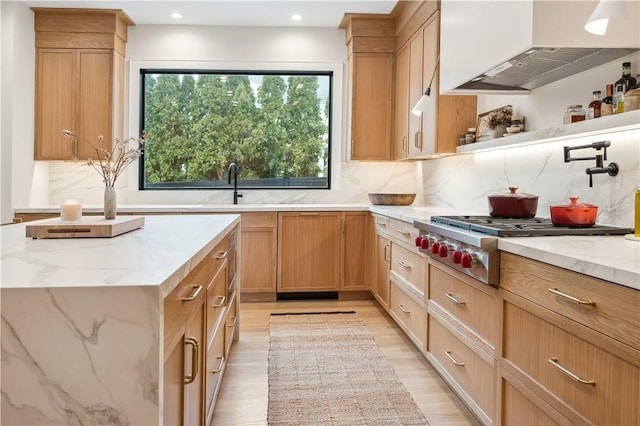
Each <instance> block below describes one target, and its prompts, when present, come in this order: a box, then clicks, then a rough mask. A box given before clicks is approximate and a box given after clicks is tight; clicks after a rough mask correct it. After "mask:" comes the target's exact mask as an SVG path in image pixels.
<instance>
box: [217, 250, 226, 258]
mask: <svg viewBox="0 0 640 426" xmlns="http://www.w3.org/2000/svg"><path fill="white" fill-rule="evenodd" d="M228 255H229V250H227V251H219V252H217V253H216V254H215V255H214V257H215V258H216V259H224V258H226V257H227V256H228Z"/></svg>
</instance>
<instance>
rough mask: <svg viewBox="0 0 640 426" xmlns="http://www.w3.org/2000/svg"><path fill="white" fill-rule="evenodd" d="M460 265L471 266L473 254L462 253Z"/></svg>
mask: <svg viewBox="0 0 640 426" xmlns="http://www.w3.org/2000/svg"><path fill="white" fill-rule="evenodd" d="M460 266H462V267H463V268H471V267H472V266H473V256H472V255H470V254H469V253H465V254H463V255H462V258H461V259H460Z"/></svg>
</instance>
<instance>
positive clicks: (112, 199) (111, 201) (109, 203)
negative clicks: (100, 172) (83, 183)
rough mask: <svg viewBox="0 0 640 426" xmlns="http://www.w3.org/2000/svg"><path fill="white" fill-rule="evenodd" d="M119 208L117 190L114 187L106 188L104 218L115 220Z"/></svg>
mask: <svg viewBox="0 0 640 426" xmlns="http://www.w3.org/2000/svg"><path fill="white" fill-rule="evenodd" d="M117 206H118V203H117V200H116V189H115V188H114V187H113V186H105V188H104V218H105V219H115V218H116V208H117Z"/></svg>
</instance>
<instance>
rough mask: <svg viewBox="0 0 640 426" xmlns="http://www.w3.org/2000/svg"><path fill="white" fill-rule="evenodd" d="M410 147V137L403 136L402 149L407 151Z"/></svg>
mask: <svg viewBox="0 0 640 426" xmlns="http://www.w3.org/2000/svg"><path fill="white" fill-rule="evenodd" d="M408 147H409V138H408V137H407V136H403V137H402V150H403V151H406V150H407V148H408Z"/></svg>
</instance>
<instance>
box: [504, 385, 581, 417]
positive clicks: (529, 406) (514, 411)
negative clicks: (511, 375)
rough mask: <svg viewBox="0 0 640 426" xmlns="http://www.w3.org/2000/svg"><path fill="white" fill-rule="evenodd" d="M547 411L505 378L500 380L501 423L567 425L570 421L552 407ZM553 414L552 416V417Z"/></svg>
mask: <svg viewBox="0 0 640 426" xmlns="http://www.w3.org/2000/svg"><path fill="white" fill-rule="evenodd" d="M547 410H548V411H547V412H545V411H544V410H542V409H541V408H539V407H538V406H537V405H535V404H534V403H533V402H531V401H530V400H529V399H528V398H527V397H526V396H524V395H523V394H522V393H521V392H520V391H519V390H518V389H517V388H516V387H515V386H514V385H512V384H511V383H509V382H508V381H507V380H503V381H502V424H503V425H523V426H526V425H568V424H571V422H570V421H569V420H568V419H566V418H565V417H563V416H562V415H560V414H559V413H558V412H556V411H555V410H553V409H552V408H547ZM552 416H553V417H552Z"/></svg>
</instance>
